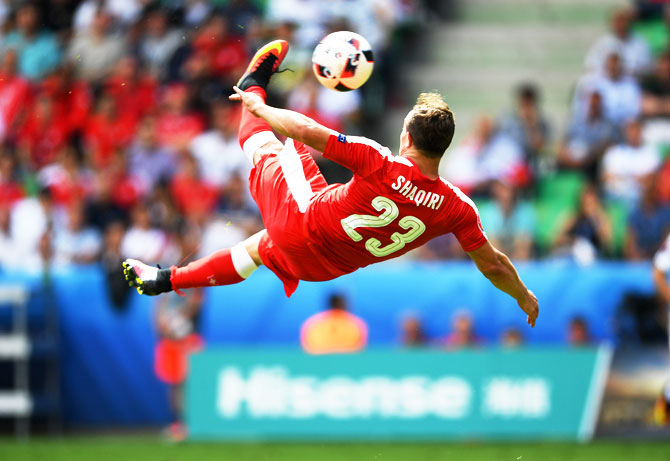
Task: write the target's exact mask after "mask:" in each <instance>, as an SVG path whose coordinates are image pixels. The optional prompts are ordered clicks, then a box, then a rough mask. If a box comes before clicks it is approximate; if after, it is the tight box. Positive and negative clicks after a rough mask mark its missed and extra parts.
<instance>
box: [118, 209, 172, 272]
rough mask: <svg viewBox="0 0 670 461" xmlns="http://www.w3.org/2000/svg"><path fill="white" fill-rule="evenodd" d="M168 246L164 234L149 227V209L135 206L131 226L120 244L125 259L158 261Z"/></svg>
mask: <svg viewBox="0 0 670 461" xmlns="http://www.w3.org/2000/svg"><path fill="white" fill-rule="evenodd" d="M167 245H168V240H167V236H166V235H165V232H163V231H162V230H160V229H157V228H155V227H153V226H152V225H151V221H150V218H149V207H148V206H147V205H146V204H144V203H140V204H137V205H135V207H134V208H133V210H132V214H131V225H130V229H128V232H126V235H125V236H124V237H123V241H122V242H121V253H122V254H123V256H124V257H125V258H136V259H142V258H145V259H146V260H148V261H160V259H161V256H162V254H163V251H164V250H165V248H166V247H167Z"/></svg>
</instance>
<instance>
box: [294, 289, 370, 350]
mask: <svg viewBox="0 0 670 461" xmlns="http://www.w3.org/2000/svg"><path fill="white" fill-rule="evenodd" d="M367 342H368V327H367V325H366V324H365V321H364V320H363V319H361V318H360V317H358V316H356V315H354V314H352V313H351V312H349V311H348V308H347V301H346V299H345V298H344V296H343V295H341V294H333V295H331V296H330V299H329V300H328V308H327V309H326V310H325V311H323V312H319V313H318V314H314V315H312V316H311V317H310V318H308V319H307V320H305V322H304V323H303V324H302V327H301V328H300V343H301V344H302V348H303V349H304V350H305V352H307V353H310V354H334V353H346V352H358V351H361V350H362V349H364V348H365V346H366V345H367Z"/></svg>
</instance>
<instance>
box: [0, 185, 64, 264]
mask: <svg viewBox="0 0 670 461" xmlns="http://www.w3.org/2000/svg"><path fill="white" fill-rule="evenodd" d="M53 218H54V204H53V199H52V196H51V191H50V190H49V189H48V188H41V189H40V191H39V194H38V195H37V197H26V198H24V199H22V200H20V201H19V202H18V203H17V204H16V205H15V206H14V208H12V212H11V217H10V223H11V231H10V232H11V238H12V242H13V244H14V249H15V254H16V258H15V259H14V262H15V263H16V266H15V267H14V268H13V269H19V270H26V271H29V272H39V271H41V270H42V269H44V264H45V262H46V261H47V259H48V258H46V256H48V255H49V245H48V242H45V237H48V236H49V235H50V230H51V228H52V223H53Z"/></svg>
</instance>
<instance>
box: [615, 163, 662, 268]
mask: <svg viewBox="0 0 670 461" xmlns="http://www.w3.org/2000/svg"><path fill="white" fill-rule="evenodd" d="M668 232H670V206H668V205H665V204H662V203H660V202H659V200H658V194H657V188H656V175H650V176H647V177H646V178H644V179H643V180H642V197H641V198H640V202H639V204H638V206H637V207H636V208H635V209H634V210H633V212H632V213H631V214H630V217H629V218H628V227H627V235H626V245H625V248H624V256H625V257H626V259H628V260H640V259H643V260H649V259H651V257H652V256H653V255H654V253H655V252H656V250H657V249H658V248H659V247H660V246H661V243H663V238H664V237H665V236H666V235H667V233H668Z"/></svg>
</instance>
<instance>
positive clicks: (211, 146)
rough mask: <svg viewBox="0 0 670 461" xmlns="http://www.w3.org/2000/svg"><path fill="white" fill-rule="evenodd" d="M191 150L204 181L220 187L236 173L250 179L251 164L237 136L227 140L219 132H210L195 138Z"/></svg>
mask: <svg viewBox="0 0 670 461" xmlns="http://www.w3.org/2000/svg"><path fill="white" fill-rule="evenodd" d="M190 149H191V154H193V157H194V158H195V159H196V160H197V162H198V166H199V170H200V175H201V177H202V179H203V180H205V181H206V182H208V183H210V184H213V185H215V186H218V187H220V186H222V185H224V184H226V183H227V182H228V181H229V180H230V178H231V177H232V176H233V175H234V174H236V173H237V174H239V175H241V176H242V177H243V178H245V179H246V178H248V177H249V172H250V171H251V163H249V160H247V158H246V156H245V155H244V152H243V151H242V148H241V147H240V144H239V141H238V140H237V136H232V137H230V138H228V139H226V138H224V137H223V136H222V135H221V133H220V132H219V131H217V130H209V131H207V132H205V133H202V134H200V135H198V136H196V137H195V138H193V140H192V141H191V145H190Z"/></svg>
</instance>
